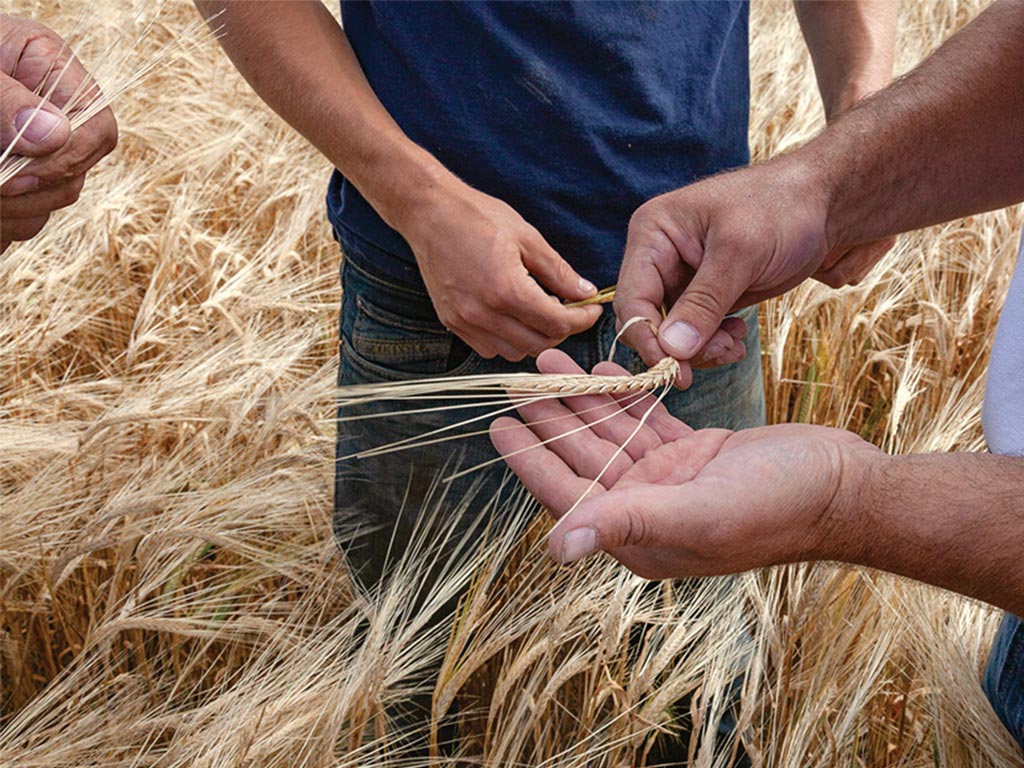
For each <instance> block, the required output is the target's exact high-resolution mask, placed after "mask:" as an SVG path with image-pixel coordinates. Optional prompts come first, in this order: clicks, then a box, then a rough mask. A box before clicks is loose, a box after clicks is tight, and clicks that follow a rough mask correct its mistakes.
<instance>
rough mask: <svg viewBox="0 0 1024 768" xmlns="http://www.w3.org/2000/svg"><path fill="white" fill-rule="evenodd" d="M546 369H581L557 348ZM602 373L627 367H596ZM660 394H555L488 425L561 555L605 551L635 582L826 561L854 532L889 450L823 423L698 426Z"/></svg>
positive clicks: (544, 360)
mask: <svg viewBox="0 0 1024 768" xmlns="http://www.w3.org/2000/svg"><path fill="white" fill-rule="evenodd" d="M538 366H539V367H540V368H541V369H542V370H543V371H545V372H547V373H571V372H576V373H578V372H580V369H579V367H578V366H576V365H575V364H574V363H573V362H572V361H571V360H570V359H569V358H568V357H567V356H565V355H564V354H562V353H561V352H558V351H552V352H547V353H545V354H544V355H542V356H541V357H540V358H539V360H538ZM594 372H595V373H597V374H621V373H622V372H623V371H622V369H621V368H618V367H617V366H614V365H612V364H610V363H602V364H601V365H600V366H598V367H597V368H595V370H594ZM654 402H655V399H654V398H653V396H651V395H648V396H646V397H639V396H636V395H627V396H615V397H613V396H609V395H586V396H582V397H573V398H567V399H565V400H563V401H558V400H547V401H542V402H535V403H528V404H524V405H522V406H521V407H520V408H519V411H520V415H521V416H522V417H523V419H524V420H525V421H526V424H527V425H524V424H522V423H520V422H518V421H516V420H515V419H510V418H502V419H498V420H496V421H495V422H494V424H493V425H492V427H491V439H492V442H493V443H494V445H495V447H496V448H497V449H498V451H499V452H500V453H502V454H503V455H504V457H505V460H506V461H507V462H508V464H509V466H510V467H511V468H512V469H513V471H514V472H515V473H516V474H517V475H518V476H519V477H520V479H521V480H522V482H523V484H524V485H525V486H526V487H527V488H528V489H529V490H530V491H531V492H532V493H533V494H534V496H536V497H537V499H538V500H539V501H540V502H541V503H542V504H543V505H544V506H545V507H546V508H547V509H548V511H549V512H550V513H551V514H552V516H554V517H555V518H557V519H559V522H558V524H557V525H556V527H555V529H554V530H553V532H552V535H551V537H550V540H549V547H550V551H551V554H552V556H553V557H554V558H555V559H556V560H558V561H560V562H563V563H568V562H572V561H574V560H578V559H580V558H582V557H585V556H586V555H589V554H591V553H593V552H596V551H602V550H603V551H606V552H608V553H609V554H611V555H613V556H614V557H615V558H616V559H617V560H619V561H620V562H621V563H622V564H623V565H625V566H626V567H627V568H629V569H630V570H632V571H633V572H635V573H637V574H639V575H641V576H644V577H646V578H669V577H680V576H705V575H717V574H725V573H737V572H740V571H745V570H749V569H751V568H756V567H760V566H766V565H772V564H777V563H784V562H795V561H799V560H805V559H810V558H812V557H814V558H817V557H827V556H831V553H833V552H834V551H835V550H836V548H837V547H839V546H840V542H841V540H842V539H843V536H845V535H846V532H845V531H844V525H845V520H846V519H847V517H848V515H849V508H850V505H851V503H852V501H854V500H855V495H856V493H855V489H856V487H857V481H858V477H859V474H860V473H861V472H863V471H866V467H867V466H868V465H869V464H871V463H872V462H873V461H875V460H876V459H878V458H880V457H884V454H882V453H881V452H880V451H878V450H877V449H876V448H874V447H873V446H870V445H869V444H867V443H865V442H864V441H862V440H860V438H858V437H857V436H856V435H853V434H852V433H849V432H844V431H842V430H835V429H828V428H824V427H814V426H807V425H781V426H773V427H762V428H758V429H750V430H743V431H740V432H732V431H729V430H724V429H705V430H699V431H694V430H692V429H690V428H689V427H687V426H686V425H685V424H683V423H682V422H681V421H679V420H678V419H675V418H674V417H672V416H671V415H670V414H669V413H668V412H667V410H665V409H664V408H663V407H662V406H660V405H652V404H653V403H654ZM641 422H642V423H641ZM634 433H635V436H634V438H633V439H632V440H631V441H630V442H628V443H626V445H625V449H624V450H622V451H619V448H620V446H621V445H622V444H623V442H624V441H625V439H626V438H627V437H628V436H629V435H631V434H634ZM553 438H554V439H553ZM549 440H550V442H545V441H549ZM595 478H598V480H599V481H598V483H597V484H596V485H594V484H593V481H594V479H595ZM585 494H586V499H584V500H583V501H581V502H580V501H579V500H580V498H581V497H582V496H584V495H585ZM577 502H579V503H578V504H577ZM573 507H575V508H573ZM570 509H571V510H572V511H571V512H570V513H569V514H568V515H566V512H567V511H568V510H570Z"/></svg>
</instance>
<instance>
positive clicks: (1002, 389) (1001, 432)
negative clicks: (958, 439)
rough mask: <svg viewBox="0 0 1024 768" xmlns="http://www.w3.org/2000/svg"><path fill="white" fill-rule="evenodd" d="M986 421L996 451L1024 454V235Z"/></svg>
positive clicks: (996, 351)
mask: <svg viewBox="0 0 1024 768" xmlns="http://www.w3.org/2000/svg"><path fill="white" fill-rule="evenodd" d="M986 387H987V388H986V390H985V406H984V409H983V411H982V423H983V424H984V426H985V440H986V441H987V442H988V447H989V450H990V451H992V453H1003V454H1009V455H1012V456H1024V237H1022V238H1021V247H1020V252H1019V253H1018V255H1017V268H1016V270H1015V272H1014V275H1013V279H1012V280H1011V282H1010V292H1009V293H1008V294H1007V296H1006V304H1004V305H1003V314H1002V316H1001V317H1000V318H999V327H998V328H997V329H996V340H995V344H994V345H993V346H992V361H991V362H990V363H989V369H988V382H987V385H986Z"/></svg>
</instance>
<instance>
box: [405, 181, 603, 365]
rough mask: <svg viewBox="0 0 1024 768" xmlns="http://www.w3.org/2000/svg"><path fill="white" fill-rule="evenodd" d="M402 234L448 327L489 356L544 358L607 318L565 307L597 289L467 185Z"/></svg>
mask: <svg viewBox="0 0 1024 768" xmlns="http://www.w3.org/2000/svg"><path fill="white" fill-rule="evenodd" d="M402 234H403V235H404V236H405V238H406V240H407V241H408V242H409V244H410V246H411V247H412V250H413V253H414V254H415V255H416V261H417V263H418V264H419V267H420V272H421V273H422V275H423V281H424V283H425V284H426V287H427V292H428V293H429V294H430V298H431V300H432V301H433V303H434V308H435V309H436V311H437V315H438V317H439V318H440V320H441V322H442V323H443V324H444V325H445V326H446V327H447V328H448V329H450V330H451V331H452V332H454V333H455V334H456V335H458V336H459V338H461V339H462V340H463V341H465V342H466V343H467V344H468V345H469V346H471V347H472V348H473V349H474V350H476V352H478V353H479V354H480V355H481V356H483V357H486V358H490V357H494V356H496V355H497V356H501V357H503V358H505V359H506V360H512V361H515V360H521V359H522V358H524V357H526V356H528V355H537V354H539V353H540V352H541V351H542V350H545V349H548V348H550V347H554V346H556V345H557V344H559V343H560V342H562V341H563V340H564V339H566V338H567V337H569V336H571V335H573V334H576V333H580V332H581V331H584V330H586V329H587V328H589V327H590V326H592V325H593V324H594V323H595V322H596V321H597V318H598V317H600V315H601V308H600V307H598V306H584V307H568V306H566V305H565V304H564V303H563V300H567V301H579V300H582V299H586V298H589V297H590V296H593V295H594V294H595V293H596V290H597V289H596V288H595V287H594V286H593V285H592V284H590V283H589V282H587V281H586V280H584V279H583V278H582V277H581V276H580V275H579V274H577V273H576V272H575V271H574V270H573V269H572V267H570V266H569V264H568V262H566V261H565V260H564V259H563V258H562V257H561V256H559V255H558V253H556V252H555V250H554V249H553V248H552V247H551V246H550V245H548V243H547V242H546V241H545V240H544V238H543V237H542V236H541V234H540V233H539V232H538V231H537V230H536V229H534V228H533V227H532V226H530V225H529V224H528V223H527V222H526V221H525V220H524V219H523V218H522V216H520V215H519V214H518V213H516V211H515V210H513V209H512V207H511V206H509V205H507V204H505V203H504V202H502V201H501V200H498V199H496V198H493V197H491V196H489V195H485V194H483V193H482V192H479V191H477V190H474V189H472V188H470V187H468V186H466V185H465V184H463V183H462V182H459V181H457V180H456V181H454V182H452V183H451V184H448V185H446V186H445V189H443V190H442V191H440V192H439V193H438V194H436V195H434V196H433V203H432V204H431V205H429V206H427V207H426V208H425V209H424V210H422V211H420V213H419V215H418V217H417V219H416V223H415V225H414V226H411V227H409V228H407V229H406V231H403V233H402ZM541 286H544V288H547V289H548V291H550V293H548V292H547V291H545V290H544V289H543V288H542V287H541Z"/></svg>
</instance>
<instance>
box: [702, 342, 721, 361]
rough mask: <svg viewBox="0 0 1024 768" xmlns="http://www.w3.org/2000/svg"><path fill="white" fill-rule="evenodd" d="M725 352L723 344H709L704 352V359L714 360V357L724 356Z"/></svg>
mask: <svg viewBox="0 0 1024 768" xmlns="http://www.w3.org/2000/svg"><path fill="white" fill-rule="evenodd" d="M725 351H726V346H725V344H724V343H722V342H721V341H715V342H712V343H711V344H708V346H707V349H705V350H704V359H705V360H714V359H715V358H716V357H719V356H720V355H722V354H724V353H725Z"/></svg>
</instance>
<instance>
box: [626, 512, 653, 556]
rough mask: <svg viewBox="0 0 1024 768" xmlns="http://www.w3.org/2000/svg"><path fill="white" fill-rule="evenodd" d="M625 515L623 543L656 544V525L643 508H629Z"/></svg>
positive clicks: (628, 545) (647, 545)
mask: <svg viewBox="0 0 1024 768" xmlns="http://www.w3.org/2000/svg"><path fill="white" fill-rule="evenodd" d="M624 513H625V514H624V515H623V525H624V528H623V531H622V545H623V546H626V547H650V546H652V545H653V544H654V526H653V525H651V521H650V519H649V517H648V515H647V513H646V512H645V511H644V510H643V509H637V508H635V507H633V508H627V509H626V510H624Z"/></svg>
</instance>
